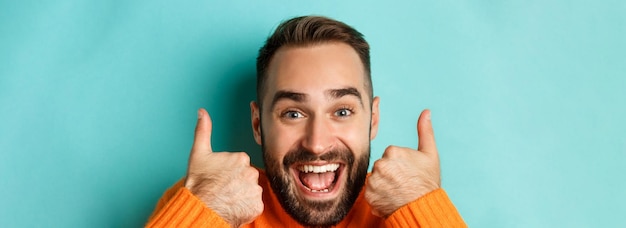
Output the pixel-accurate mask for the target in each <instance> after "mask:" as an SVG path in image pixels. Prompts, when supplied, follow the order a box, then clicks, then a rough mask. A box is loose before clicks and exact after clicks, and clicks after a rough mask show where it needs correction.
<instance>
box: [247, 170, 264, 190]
mask: <svg viewBox="0 0 626 228" xmlns="http://www.w3.org/2000/svg"><path fill="white" fill-rule="evenodd" d="M245 172H246V173H245V176H246V177H249V178H250V179H251V180H258V179H259V171H258V170H257V169H255V168H253V167H252V166H250V167H248V168H247V169H246V171H245ZM258 187H261V186H258Z"/></svg>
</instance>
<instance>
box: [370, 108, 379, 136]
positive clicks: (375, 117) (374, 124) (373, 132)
mask: <svg viewBox="0 0 626 228" xmlns="http://www.w3.org/2000/svg"><path fill="white" fill-rule="evenodd" d="M378 103H380V98H379V97H374V100H372V122H371V123H370V124H371V125H370V140H373V139H374V138H376V134H378V121H379V120H380V112H379V109H378Z"/></svg>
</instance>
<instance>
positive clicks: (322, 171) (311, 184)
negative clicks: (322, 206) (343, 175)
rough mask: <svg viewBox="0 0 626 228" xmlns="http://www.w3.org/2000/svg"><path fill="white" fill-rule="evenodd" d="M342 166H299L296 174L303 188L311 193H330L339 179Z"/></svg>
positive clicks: (332, 164)
mask: <svg viewBox="0 0 626 228" xmlns="http://www.w3.org/2000/svg"><path fill="white" fill-rule="evenodd" d="M341 168H342V166H341V165H340V164H339V163H328V164H323V165H317V164H299V165H296V166H295V169H296V170H297V172H296V173H295V174H296V175H297V177H298V179H299V180H300V181H299V182H300V184H301V186H302V187H303V188H304V189H305V190H308V192H310V193H329V192H333V189H334V187H335V185H336V183H337V180H338V179H339V174H340V170H341Z"/></svg>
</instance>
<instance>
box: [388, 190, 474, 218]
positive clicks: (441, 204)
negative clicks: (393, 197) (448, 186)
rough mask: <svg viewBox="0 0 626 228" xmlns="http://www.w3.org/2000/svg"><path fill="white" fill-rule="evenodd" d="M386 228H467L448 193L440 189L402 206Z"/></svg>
mask: <svg viewBox="0 0 626 228" xmlns="http://www.w3.org/2000/svg"><path fill="white" fill-rule="evenodd" d="M385 227H467V225H466V224H465V222H464V221H463V218H461V215H460V214H459V212H458V211H457V210H456V208H455V207H454V205H453V204H452V201H450V199H449V198H448V195H447V194H446V192H445V191H444V190H443V189H442V188H439V189H437V190H434V191H432V192H430V193H428V194H426V195H424V196H422V197H420V198H419V199H417V200H415V201H413V202H410V203H409V204H407V205H404V206H402V207H401V208H399V209H398V210H396V211H395V212H393V213H392V214H391V215H390V216H389V217H387V219H386V220H385Z"/></svg>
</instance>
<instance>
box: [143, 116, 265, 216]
mask: <svg viewBox="0 0 626 228" xmlns="http://www.w3.org/2000/svg"><path fill="white" fill-rule="evenodd" d="M211 130H212V122H211V117H210V116H209V114H208V113H207V112H206V110H204V109H200V110H198V124H197V125H196V132H195V137H194V143H193V146H192V148H191V153H190V155H189V165H188V166H187V176H186V177H185V178H184V179H183V180H181V181H179V182H178V183H177V184H175V185H174V186H173V187H172V188H171V189H169V190H168V191H167V192H166V193H165V194H164V195H163V197H162V198H161V200H159V202H158V204H157V208H156V210H155V212H154V213H153V214H152V216H151V217H150V221H149V222H148V224H146V226H147V227H164V226H167V227H179V226H182V227H189V226H193V227H195V226H202V225H210V226H211V227H222V226H223V227H229V226H231V225H232V226H234V227H239V226H241V225H244V224H247V223H250V222H252V221H253V220H254V219H255V218H256V217H257V216H259V215H260V214H261V213H262V212H263V200H262V196H261V194H262V192H263V189H262V188H261V186H259V185H258V179H259V171H258V170H256V169H255V168H253V167H252V166H251V165H250V157H249V156H248V155H247V154H245V153H228V152H222V153H214V152H213V149H212V148H211Z"/></svg>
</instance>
